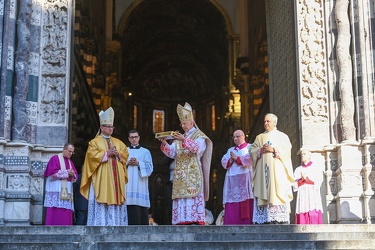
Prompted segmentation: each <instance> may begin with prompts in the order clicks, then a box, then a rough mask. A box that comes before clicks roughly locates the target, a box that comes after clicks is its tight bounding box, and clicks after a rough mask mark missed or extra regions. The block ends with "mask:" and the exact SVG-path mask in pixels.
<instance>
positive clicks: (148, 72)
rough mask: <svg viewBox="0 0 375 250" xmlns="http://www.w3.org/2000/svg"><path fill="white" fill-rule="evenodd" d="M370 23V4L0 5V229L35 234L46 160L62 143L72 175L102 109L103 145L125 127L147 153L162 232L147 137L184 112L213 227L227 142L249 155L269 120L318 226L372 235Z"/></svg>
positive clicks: (106, 0) (286, 0)
mask: <svg viewBox="0 0 375 250" xmlns="http://www.w3.org/2000/svg"><path fill="white" fill-rule="evenodd" d="M374 13H375V7H374V2H373V1H370V0H364V1H358V0H352V1H348V0H325V1H323V0H296V1H290V0H254V1H248V0H186V1H170V0H152V1H151V0H0V34H1V39H0V70H1V78H0V83H1V85H0V225H40V224H43V193H44V177H43V173H44V169H45V167H46V164H47V162H48V160H49V159H50V158H51V156H53V155H54V154H56V153H59V152H60V151H61V150H62V147H63V145H64V144H65V143H66V142H72V143H74V144H75V147H76V150H75V152H76V154H75V156H74V157H73V161H74V162H75V165H76V166H77V169H80V166H81V165H82V164H83V159H84V154H85V150H86V148H87V143H88V141H89V140H90V139H92V138H93V137H94V136H95V134H96V133H97V131H98V129H99V122H98V112H99V111H100V110H102V109H106V108H108V107H109V106H111V107H113V108H114V110H115V113H116V115H115V127H116V131H115V137H118V138H120V139H122V140H123V141H124V142H128V141H127V132H128V131H130V130H131V129H133V128H137V129H138V130H139V131H140V134H141V138H142V139H141V144H142V145H143V146H145V147H147V148H149V149H150V151H151V152H152V155H153V161H154V166H156V168H155V169H156V170H155V171H154V174H153V175H152V178H150V179H151V180H150V182H151V183H150V187H151V189H152V190H150V194H151V199H152V201H151V203H152V207H151V208H150V213H152V214H154V215H156V219H158V220H159V221H164V220H165V218H166V215H164V214H163V213H164V212H163V211H164V209H163V208H164V206H165V197H164V192H163V189H164V188H165V186H164V185H165V177H164V176H165V170H163V169H162V166H161V160H162V154H161V152H160V149H159V144H158V141H157V140H155V139H154V134H155V133H156V132H161V131H166V130H176V129H178V117H177V114H176V106H177V104H179V103H180V104H184V102H185V101H187V102H189V103H190V104H191V105H192V107H193V108H194V115H195V118H196V120H197V124H198V125H199V127H200V128H201V129H202V131H204V132H205V133H206V134H207V135H208V136H209V137H210V138H211V139H212V141H213V143H214V152H213V159H212V165H211V169H212V170H211V183H210V185H211V188H210V190H211V193H210V200H209V201H208V203H207V208H209V209H210V210H212V211H213V213H214V215H218V214H219V212H220V211H221V209H222V203H221V202H222V200H221V199H222V186H223V180H224V175H225V171H224V169H223V168H222V167H221V166H220V159H221V157H222V155H223V154H224V153H225V151H226V149H227V148H228V147H230V146H231V134H232V133H233V131H234V130H235V129H237V128H240V129H242V130H243V131H245V132H246V134H247V140H248V141H249V142H250V143H251V142H252V141H253V140H254V138H255V136H256V135H257V134H259V133H260V132H262V131H263V117H264V115H265V114H266V113H268V112H272V113H274V114H276V115H277V116H278V117H279V122H278V128H279V129H280V130H281V131H283V132H285V133H286V134H288V136H289V137H290V139H291V142H292V145H293V149H292V155H293V157H294V158H293V164H294V166H295V167H297V166H298V165H299V162H298V157H297V153H298V151H299V150H300V149H301V148H306V149H309V150H311V151H312V152H313V157H312V159H313V161H314V162H316V163H318V164H320V165H321V166H322V169H323V170H324V171H323V173H322V174H324V179H325V181H324V184H323V186H322V188H321V191H322V197H323V198H322V199H323V204H324V210H325V211H324V215H325V218H324V219H325V223H368V224H370V223H372V222H373V221H374V219H375V199H374V190H375V172H374V171H375V170H374V165H375V112H374V101H375V99H374V91H375V85H374V82H375V76H374V59H375V56H374V45H373V44H374V42H375V22H374V20H375V19H374V18H375V17H374ZM372 29H374V32H372ZM292 205H293V204H292ZM158 216H159V217H158ZM292 217H293V216H292ZM292 221H293V220H292ZM159 224H161V223H159Z"/></svg>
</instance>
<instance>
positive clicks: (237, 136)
mask: <svg viewBox="0 0 375 250" xmlns="http://www.w3.org/2000/svg"><path fill="white" fill-rule="evenodd" d="M241 136H243V135H236V136H233V137H232V139H237V138H240V137H241Z"/></svg>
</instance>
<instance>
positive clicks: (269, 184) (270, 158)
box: [250, 129, 294, 206]
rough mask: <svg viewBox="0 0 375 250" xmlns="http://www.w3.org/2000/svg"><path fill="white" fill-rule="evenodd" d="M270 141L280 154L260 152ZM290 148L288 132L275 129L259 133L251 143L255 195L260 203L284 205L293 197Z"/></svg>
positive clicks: (260, 204) (259, 204) (263, 204)
mask: <svg viewBox="0 0 375 250" xmlns="http://www.w3.org/2000/svg"><path fill="white" fill-rule="evenodd" d="M267 142H270V143H271V146H272V147H274V148H275V150H276V152H277V155H278V158H277V157H274V154H273V153H264V154H262V155H260V150H261V148H262V147H263V145H264V144H265V143H267ZM291 148H292V145H291V143H290V140H289V138H288V136H287V135H286V134H284V133H283V132H280V131H278V130H276V129H275V130H272V131H270V132H264V133H262V134H260V135H258V136H257V137H256V139H255V141H254V143H253V144H251V147H250V156H251V158H252V160H253V170H254V178H253V187H254V196H255V197H257V204H258V206H265V205H271V206H275V205H285V204H287V203H288V202H290V201H291V200H293V192H292V188H291V187H292V184H293V183H294V178H293V167H292V161H291V158H290V154H291ZM258 156H260V158H258Z"/></svg>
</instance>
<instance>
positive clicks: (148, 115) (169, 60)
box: [112, 0, 231, 224]
mask: <svg viewBox="0 0 375 250" xmlns="http://www.w3.org/2000/svg"><path fill="white" fill-rule="evenodd" d="M227 29H228V28H227V20H226V19H225V18H224V16H223V14H222V13H221V11H219V9H218V8H217V7H216V6H214V5H213V4H212V2H211V1H200V0H189V1H166V0H157V1H138V2H135V3H134V4H133V5H132V6H131V7H129V8H128V10H127V11H126V12H125V13H124V14H123V18H122V19H121V22H120V25H119V28H118V32H117V37H116V39H118V40H119V41H120V44H121V58H120V61H121V62H120V63H119V65H120V66H119V71H118V75H119V84H117V85H116V86H115V88H114V90H113V91H112V100H113V101H112V103H113V105H112V107H114V108H115V110H116V117H117V118H116V121H115V122H116V123H117V125H116V127H122V128H124V129H121V132H123V131H124V130H125V131H126V132H127V131H129V130H130V129H132V128H136V129H138V130H139V131H140V133H141V144H142V145H143V146H144V147H146V148H148V149H150V151H151V153H152V156H153V163H154V173H153V175H152V176H151V178H150V179H149V181H150V195H151V204H152V205H151V206H152V207H151V209H150V213H152V214H154V217H155V220H156V222H158V223H159V224H167V223H168V221H167V220H166V218H167V217H168V216H167V215H166V213H167V211H168V209H166V206H167V199H166V197H165V188H166V185H165V182H166V181H167V180H166V178H164V176H165V171H167V170H165V169H162V167H161V162H162V159H163V154H162V153H161V152H160V149H159V142H158V141H157V140H155V139H154V133H156V132H161V131H166V130H178V129H180V128H179V125H178V124H179V121H178V117H177V114H176V106H177V104H178V103H180V104H184V103H185V102H189V103H190V104H191V105H192V107H193V108H194V112H195V116H196V117H195V118H196V120H197V124H198V126H199V127H200V128H201V129H202V130H203V131H204V132H205V133H206V134H207V135H208V136H209V137H210V138H211V139H212V141H213V142H214V145H215V149H214V156H213V160H212V169H215V168H217V167H220V168H221V166H220V159H221V157H222V154H223V152H224V148H225V146H224V147H220V146H219V145H223V144H224V145H225V144H227V142H228V140H227V138H228V136H227V135H228V129H229V127H228V126H227V124H226V121H225V119H224V116H225V113H226V112H227V106H228V104H227V103H228V100H227V99H226V96H225V95H224V94H223V93H224V92H225V91H224V90H225V89H226V88H227V87H228V84H229V79H230V77H231V76H230V70H229V69H230V66H229V65H230V40H229V39H228V36H229V32H231V31H228V30H227ZM156 116H158V117H156ZM160 117H161V118H160ZM117 132H119V131H117ZM116 136H117V137H119V138H121V139H122V140H124V141H125V142H127V135H126V134H117V135H116ZM216 172H217V171H215V180H216V179H217V174H216ZM221 172H222V171H221ZM218 187H219V188H220V189H221V184H219V185H218ZM216 189H217V188H215V186H214V185H213V184H212V189H211V193H212V195H213V196H214V197H215V199H210V202H209V204H207V207H208V208H209V209H210V210H215V211H216V208H215V207H218V209H217V210H219V211H218V212H217V213H219V212H220V211H221V198H217V190H216ZM219 193H221V190H220V191H219ZM160 211H162V213H161V212H160Z"/></svg>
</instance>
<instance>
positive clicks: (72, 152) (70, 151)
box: [64, 149, 74, 155]
mask: <svg viewBox="0 0 375 250" xmlns="http://www.w3.org/2000/svg"><path fill="white" fill-rule="evenodd" d="M64 150H66V151H68V153H70V154H72V155H74V151H72V150H67V149H64Z"/></svg>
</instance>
